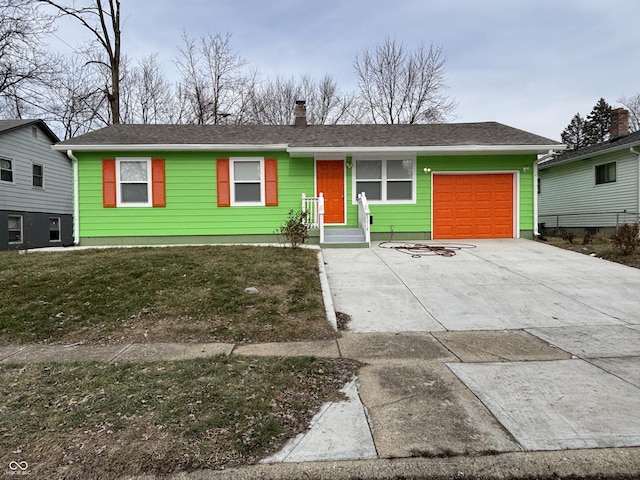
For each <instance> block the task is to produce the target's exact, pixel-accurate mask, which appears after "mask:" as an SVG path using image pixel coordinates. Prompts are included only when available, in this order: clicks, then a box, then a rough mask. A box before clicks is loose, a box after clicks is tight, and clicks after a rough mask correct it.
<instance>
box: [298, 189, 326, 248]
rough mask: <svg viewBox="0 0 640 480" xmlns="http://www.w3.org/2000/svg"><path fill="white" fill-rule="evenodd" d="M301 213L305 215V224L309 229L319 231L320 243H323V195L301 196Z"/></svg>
mask: <svg viewBox="0 0 640 480" xmlns="http://www.w3.org/2000/svg"><path fill="white" fill-rule="evenodd" d="M302 212H303V213H306V214H307V216H306V223H307V226H308V227H309V228H317V229H318V230H319V231H320V243H324V195H323V194H322V192H320V196H318V197H307V196H306V195H305V194H304V193H303V194H302Z"/></svg>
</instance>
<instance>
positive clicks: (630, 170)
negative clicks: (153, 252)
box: [538, 150, 640, 228]
mask: <svg viewBox="0 0 640 480" xmlns="http://www.w3.org/2000/svg"><path fill="white" fill-rule="evenodd" d="M609 162H616V181H615V182H612V183H604V184H601V185H596V183H595V167H596V165H602V164H605V163H609ZM638 168H639V166H638V156H637V155H634V154H632V153H631V152H630V151H629V150H622V151H618V152H613V153H607V154H599V155H596V156H595V157H594V158H587V159H584V160H577V161H573V162H569V163H565V164H559V165H555V166H551V167H549V168H546V169H541V170H540V173H539V177H540V194H539V195H538V201H539V205H538V208H539V213H540V222H544V223H546V226H547V227H548V228H549V227H556V226H558V227H561V228H597V227H615V226H617V225H618V224H619V223H621V222H627V221H634V220H635V218H636V217H635V215H629V216H626V215H623V214H620V215H617V214H616V213H610V212H623V211H625V210H626V211H627V212H632V213H633V214H635V213H636V212H638V211H639V208H640V205H639V203H640V200H639V198H638V194H639V190H638V178H639V174H640V172H639V170H638ZM599 212H609V213H599ZM578 214H586V215H578Z"/></svg>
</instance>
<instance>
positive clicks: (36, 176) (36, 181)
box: [31, 163, 44, 188]
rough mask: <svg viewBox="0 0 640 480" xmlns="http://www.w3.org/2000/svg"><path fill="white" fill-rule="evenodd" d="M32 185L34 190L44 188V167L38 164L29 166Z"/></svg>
mask: <svg viewBox="0 0 640 480" xmlns="http://www.w3.org/2000/svg"><path fill="white" fill-rule="evenodd" d="M31 177H32V179H33V180H32V185H33V186H34V187H36V188H44V167H43V166H42V165H40V164H39V163H32V164H31Z"/></svg>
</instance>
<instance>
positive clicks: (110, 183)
mask: <svg viewBox="0 0 640 480" xmlns="http://www.w3.org/2000/svg"><path fill="white" fill-rule="evenodd" d="M102 206H103V207H105V208H113V207H115V206H116V159H115V158H104V159H103V160H102Z"/></svg>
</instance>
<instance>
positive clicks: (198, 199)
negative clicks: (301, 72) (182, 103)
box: [77, 152, 313, 238]
mask: <svg viewBox="0 0 640 480" xmlns="http://www.w3.org/2000/svg"><path fill="white" fill-rule="evenodd" d="M235 155H236V156H239V155H238V154H235ZM125 156H131V157H134V156H135V157H159V158H164V159H165V178H166V185H165V186H166V198H167V206H166V207H164V208H151V207H148V208H147V207H144V208H135V207H125V208H122V207H121V208H103V207H102V159H103V158H110V157H125ZM231 156H234V154H233V153H230V152H220V153H215V154H213V153H204V152H186V153H185V152H180V153H175V152H171V153H169V152H164V153H163V152H146V153H145V152H136V153H130V154H126V153H120V154H114V153H110V152H107V153H104V154H88V153H78V154H77V157H78V160H79V162H78V163H79V179H80V181H79V185H80V237H81V238H87V237H113V236H116V237H140V236H166V235H171V234H175V233H176V232H179V234H180V235H184V236H201V235H232V234H237V235H255V234H273V233H275V232H276V231H277V230H278V229H279V227H280V225H282V223H283V222H284V220H285V219H286V217H287V214H288V212H289V210H290V209H296V210H298V209H300V205H301V203H300V202H301V200H300V199H301V194H302V192H305V193H307V195H309V196H311V195H313V159H300V158H296V159H295V160H290V159H289V157H288V155H287V154H286V153H281V152H278V153H273V152H250V153H249V152H247V153H243V154H242V156H257V157H265V158H278V206H277V207H262V206H260V207H218V206H217V197H216V180H217V179H216V164H215V160H216V158H226V157H231Z"/></svg>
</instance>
